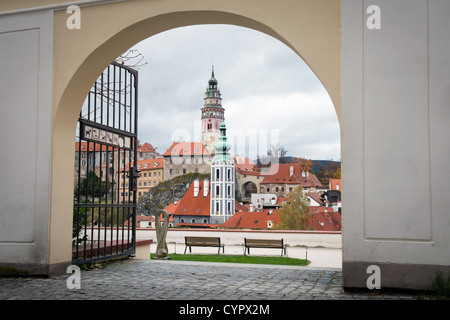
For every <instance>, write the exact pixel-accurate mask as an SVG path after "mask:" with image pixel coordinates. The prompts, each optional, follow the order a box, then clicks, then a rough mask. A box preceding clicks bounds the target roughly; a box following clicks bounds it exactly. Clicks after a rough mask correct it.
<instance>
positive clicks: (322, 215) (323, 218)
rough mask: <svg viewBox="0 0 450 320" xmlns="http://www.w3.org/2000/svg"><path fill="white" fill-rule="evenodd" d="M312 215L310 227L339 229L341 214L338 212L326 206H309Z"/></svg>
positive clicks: (330, 229)
mask: <svg viewBox="0 0 450 320" xmlns="http://www.w3.org/2000/svg"><path fill="white" fill-rule="evenodd" d="M309 212H310V213H311V214H312V215H313V217H314V218H313V223H312V225H311V224H310V225H311V226H312V228H313V229H314V230H323V231H341V227H342V216H341V214H340V213H339V212H335V211H333V209H332V208H327V207H309Z"/></svg>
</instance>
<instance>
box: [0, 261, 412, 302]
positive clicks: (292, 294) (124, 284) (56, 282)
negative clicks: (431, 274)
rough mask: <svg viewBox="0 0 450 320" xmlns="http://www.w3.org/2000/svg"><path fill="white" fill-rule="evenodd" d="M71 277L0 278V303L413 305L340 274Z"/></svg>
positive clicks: (169, 268) (167, 265) (194, 268)
mask: <svg viewBox="0 0 450 320" xmlns="http://www.w3.org/2000/svg"><path fill="white" fill-rule="evenodd" d="M69 276H70V275H69V274H67V275H65V276H59V277H51V278H36V277H24V278H18V277H2V278H0V299H1V300H25V299H26V300H33V299H37V300H55V299H56V300H142V299H145V300H155V299H163V300H311V299H313V300H316V299H320V300H330V299H332V300H359V299H365V300H367V299H383V300H387V299H389V300H414V299H417V296H416V295H415V294H413V293H411V294H403V293H402V294H392V293H390V294H388V293H381V292H378V293H376V292H369V291H367V292H364V293H354V292H353V293H352V292H347V291H344V290H343V289H342V272H341V271H340V270H339V269H310V268H305V267H304V268H302V267H291V266H290V267H287V266H285V267H282V266H267V265H265V266H262V265H243V264H240V265H236V264H223V263H222V264H215V263H192V262H189V263H187V262H180V261H155V260H151V261H144V260H133V259H130V260H125V261H122V262H116V263H112V264H110V265H108V266H107V267H106V268H104V269H100V270H89V271H81V273H80V278H81V283H80V286H81V287H80V288H79V289H71V290H70V289H68V287H67V280H68V279H69Z"/></svg>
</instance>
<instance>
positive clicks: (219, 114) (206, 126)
mask: <svg viewBox="0 0 450 320" xmlns="http://www.w3.org/2000/svg"><path fill="white" fill-rule="evenodd" d="M204 100H205V104H204V106H203V108H202V109H201V111H202V134H201V139H202V140H201V142H202V143H203V145H204V146H205V148H206V150H207V151H208V152H209V153H210V154H211V155H213V154H214V153H215V149H214V145H215V144H216V143H217V142H218V138H219V136H220V128H219V127H220V124H221V123H222V122H223V121H225V116H224V112H225V110H224V108H222V98H221V94H220V90H219V87H218V82H217V80H216V78H215V77H214V65H213V66H212V73H211V78H210V79H209V81H208V87H207V88H206V92H205V99H204Z"/></svg>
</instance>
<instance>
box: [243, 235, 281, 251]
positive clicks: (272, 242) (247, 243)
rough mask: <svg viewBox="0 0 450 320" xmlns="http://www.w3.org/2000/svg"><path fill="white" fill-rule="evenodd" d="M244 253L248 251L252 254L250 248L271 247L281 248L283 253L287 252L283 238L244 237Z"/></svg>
mask: <svg viewBox="0 0 450 320" xmlns="http://www.w3.org/2000/svg"><path fill="white" fill-rule="evenodd" d="M244 247H245V248H244V254H245V251H247V252H248V253H249V254H250V248H269V249H281V255H283V253H284V254H286V245H285V244H284V242H283V239H281V240H277V239H247V238H244Z"/></svg>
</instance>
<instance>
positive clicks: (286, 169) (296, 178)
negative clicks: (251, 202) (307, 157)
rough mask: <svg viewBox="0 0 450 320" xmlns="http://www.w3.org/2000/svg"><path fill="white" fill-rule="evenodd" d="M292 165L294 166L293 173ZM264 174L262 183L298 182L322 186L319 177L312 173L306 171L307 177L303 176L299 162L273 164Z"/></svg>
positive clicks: (306, 185) (305, 184)
mask: <svg viewBox="0 0 450 320" xmlns="http://www.w3.org/2000/svg"><path fill="white" fill-rule="evenodd" d="M291 167H293V172H292V175H291ZM264 176H265V177H264V179H263V181H261V184H269V183H279V184H284V183H287V184H298V185H300V186H302V187H312V186H322V184H321V183H320V181H319V179H317V177H316V176H315V175H314V174H312V173H305V177H303V176H302V172H301V171H300V164H298V163H280V164H278V165H272V166H271V167H270V169H269V171H268V172H267V174H264Z"/></svg>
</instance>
